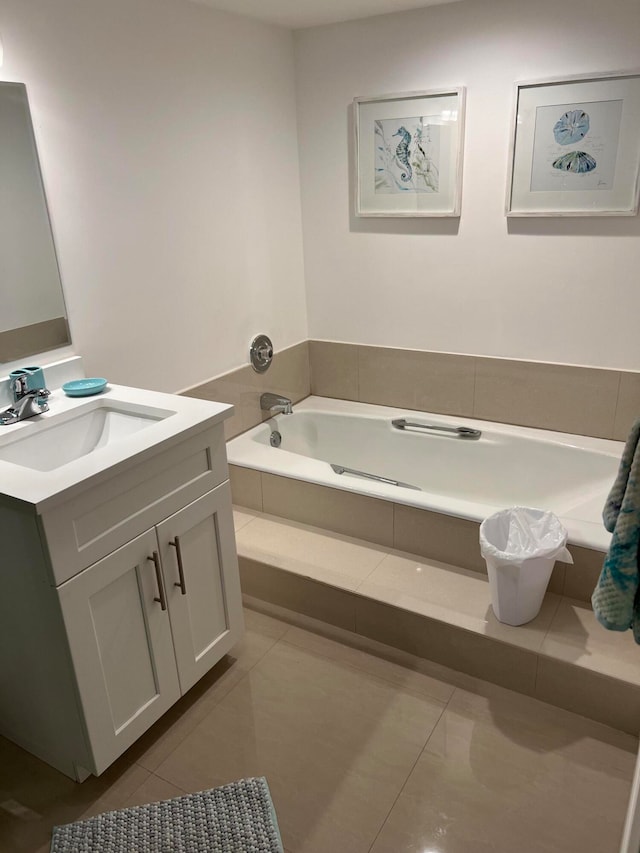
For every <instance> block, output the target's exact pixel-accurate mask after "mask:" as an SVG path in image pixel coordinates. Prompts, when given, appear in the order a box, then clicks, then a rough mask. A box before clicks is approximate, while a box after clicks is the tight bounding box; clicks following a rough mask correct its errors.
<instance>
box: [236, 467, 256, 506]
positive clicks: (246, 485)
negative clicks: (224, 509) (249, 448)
mask: <svg viewBox="0 0 640 853" xmlns="http://www.w3.org/2000/svg"><path fill="white" fill-rule="evenodd" d="M229 482H230V483H231V496H232V498H233V502H234V504H237V506H244V507H247V508H248V509H255V510H258V512H262V474H261V473H260V471H256V470H255V469H254V468H242V467H241V466H240V465H229Z"/></svg>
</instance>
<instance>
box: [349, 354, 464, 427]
mask: <svg viewBox="0 0 640 853" xmlns="http://www.w3.org/2000/svg"><path fill="white" fill-rule="evenodd" d="M474 375H475V359H474V358H473V357H470V356H464V355H448V354H446V353H437V352H422V351H418V350H400V349H391V348H386V347H364V346H361V347H359V348H358V382H359V399H360V401H361V402H363V403H377V404H380V405H383V406H399V407H402V408H405V409H418V410H420V411H425V412H442V413H444V414H451V415H467V416H469V417H470V416H471V415H472V413H473V389H474Z"/></svg>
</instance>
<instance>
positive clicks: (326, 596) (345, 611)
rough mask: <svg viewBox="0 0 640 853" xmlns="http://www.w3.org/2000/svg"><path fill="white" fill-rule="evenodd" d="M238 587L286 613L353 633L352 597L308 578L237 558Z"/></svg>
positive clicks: (347, 593)
mask: <svg viewBox="0 0 640 853" xmlns="http://www.w3.org/2000/svg"><path fill="white" fill-rule="evenodd" d="M238 563H239V566H240V585H241V587H242V592H243V593H244V594H245V595H250V596H253V597H254V598H260V599H262V600H263V601H269V602H271V603H272V604H277V605H279V606H280V607H286V608H287V609H288V610H294V611H295V612H297V613H304V614H305V615H306V616H311V617H312V618H314V619H321V620H322V621H323V622H328V623H329V624H330V625H337V626H338V627H339V628H345V629H346V630H347V631H353V630H355V596H354V595H353V593H350V592H345V591H344V590H340V589H335V588H333V587H330V586H327V585H326V584H323V583H318V581H314V580H311V579H310V578H303V577H301V576H300V575H294V574H292V573H291V572H286V571H283V570H282V569H276V568H274V567H273V566H269V565H267V564H266V563H261V562H258V561H257V560H250V559H247V558H246V557H242V556H240V557H239V559H238Z"/></svg>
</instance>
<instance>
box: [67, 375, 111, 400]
mask: <svg viewBox="0 0 640 853" xmlns="http://www.w3.org/2000/svg"><path fill="white" fill-rule="evenodd" d="M106 387H107V380H106V379H102V378H101V377H98V376H96V377H93V378H91V379H74V380H73V381H72V382H65V383H64V385H63V386H62V390H63V391H64V393H65V394H66V395H67V397H90V396H91V395H92V394H99V393H100V392H101V391H104V389H105V388H106Z"/></svg>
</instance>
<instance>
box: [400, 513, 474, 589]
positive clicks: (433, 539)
mask: <svg viewBox="0 0 640 853" xmlns="http://www.w3.org/2000/svg"><path fill="white" fill-rule="evenodd" d="M479 530H480V525H479V524H477V523H476V522H475V521H467V520H466V519H463V518H454V517H453V516H450V515H443V514H441V513H439V512H428V511H427V510H423V509H415V508H414V507H410V506H403V505H402V504H394V535H393V547H394V548H398V549H399V550H401V551H408V552H409V553H410V554H420V555H421V556H423V557H431V558H432V559H434V560H440V562H442V563H451V564H452V565H454V566H460V567H461V568H464V569H473V571H476V572H485V573H486V564H485V562H484V559H483V558H482V555H481V554H480V539H479Z"/></svg>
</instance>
